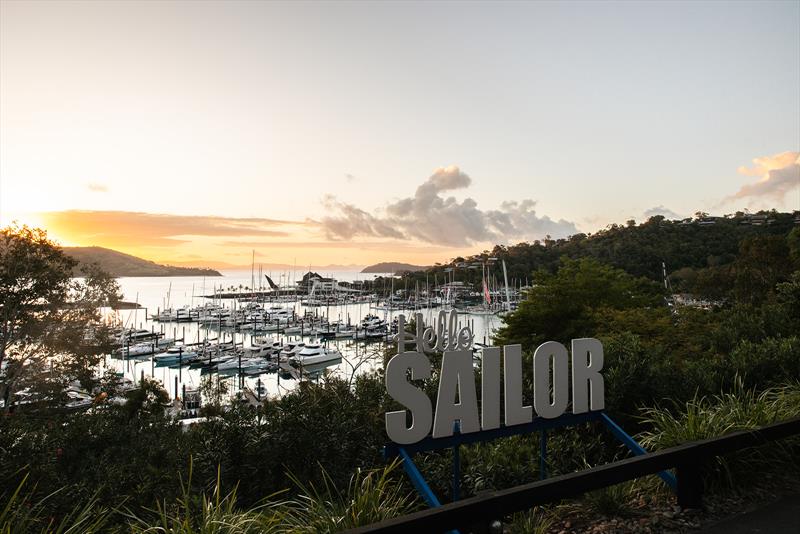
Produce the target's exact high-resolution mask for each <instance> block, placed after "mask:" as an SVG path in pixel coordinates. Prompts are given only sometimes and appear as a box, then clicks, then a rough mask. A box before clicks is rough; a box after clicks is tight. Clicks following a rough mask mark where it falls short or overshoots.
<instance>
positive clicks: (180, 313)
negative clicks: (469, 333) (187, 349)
mask: <svg viewBox="0 0 800 534" xmlns="http://www.w3.org/2000/svg"><path fill="white" fill-rule="evenodd" d="M151 319H152V320H154V321H158V322H177V323H186V322H195V323H198V324H200V325H203V326H205V327H208V328H217V329H220V330H221V329H230V330H234V331H236V332H248V333H252V334H284V335H287V336H301V337H302V336H311V337H318V338H321V339H356V340H378V339H386V338H387V336H388V335H389V334H390V330H391V324H389V323H387V321H386V320H385V319H382V318H380V317H378V316H376V315H368V316H367V317H365V318H364V319H363V320H362V321H361V323H360V324H357V325H353V324H350V323H349V322H348V323H345V322H343V321H329V320H328V319H327V318H326V317H324V316H322V317H321V316H318V315H316V314H314V313H311V312H306V313H305V314H304V315H298V314H297V313H296V312H295V311H294V310H293V309H289V308H285V307H282V306H278V305H274V306H270V307H264V306H263V305H262V304H259V303H257V302H249V303H246V304H245V305H243V306H242V307H241V308H238V309H237V308H228V307H223V306H219V305H216V304H205V305H203V306H196V307H193V308H192V307H188V306H185V307H183V308H176V309H172V308H170V309H167V310H163V311H161V310H159V311H158V312H157V313H156V314H154V315H151Z"/></svg>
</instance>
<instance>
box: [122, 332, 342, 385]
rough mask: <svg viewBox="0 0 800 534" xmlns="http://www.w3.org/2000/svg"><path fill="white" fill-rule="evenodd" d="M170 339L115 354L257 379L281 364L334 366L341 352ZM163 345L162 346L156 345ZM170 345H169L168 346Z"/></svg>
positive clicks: (315, 345)
mask: <svg viewBox="0 0 800 534" xmlns="http://www.w3.org/2000/svg"><path fill="white" fill-rule="evenodd" d="M172 341H173V340H171V339H168V338H160V339H158V340H157V341H156V340H151V341H145V342H141V343H137V344H135V345H130V346H126V347H121V348H119V349H117V351H115V353H114V355H115V356H116V357H118V358H123V359H139V358H145V359H148V358H149V359H151V360H152V362H153V365H154V367H169V368H171V369H178V368H182V367H188V368H189V369H200V370H201V372H202V373H212V372H216V373H220V374H242V375H250V376H256V375H259V374H263V373H272V372H276V371H278V370H279V368H280V364H281V363H284V364H289V365H291V366H293V367H298V368H304V367H308V366H314V365H323V366H325V365H333V364H335V363H338V362H340V361H341V359H342V355H341V353H340V352H339V351H338V350H336V349H333V348H328V347H325V346H324V344H323V343H320V342H302V341H299V342H286V343H281V342H279V341H276V340H275V339H273V338H266V339H263V340H260V341H254V342H253V343H252V345H251V346H250V347H246V348H245V347H243V346H242V343H234V342H233V341H219V340H206V341H204V342H201V343H188V344H183V343H175V344H172ZM157 343H160V344H161V345H160V346H157ZM165 344H169V346H165Z"/></svg>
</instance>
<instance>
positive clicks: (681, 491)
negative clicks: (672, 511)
mask: <svg viewBox="0 0 800 534" xmlns="http://www.w3.org/2000/svg"><path fill="white" fill-rule="evenodd" d="M701 471H702V470H701V467H700V463H699V462H698V461H696V460H693V461H688V462H686V463H683V464H680V465H678V466H677V469H675V472H676V473H677V475H678V476H677V479H678V491H677V493H678V506H680V507H681V508H701V507H702V506H703V476H702V472H701Z"/></svg>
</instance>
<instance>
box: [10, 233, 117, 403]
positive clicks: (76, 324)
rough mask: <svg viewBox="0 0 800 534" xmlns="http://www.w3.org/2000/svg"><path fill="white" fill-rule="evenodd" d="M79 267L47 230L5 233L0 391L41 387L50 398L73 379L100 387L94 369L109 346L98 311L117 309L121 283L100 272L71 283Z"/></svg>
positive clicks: (88, 271) (87, 271)
mask: <svg viewBox="0 0 800 534" xmlns="http://www.w3.org/2000/svg"><path fill="white" fill-rule="evenodd" d="M75 266H76V262H75V261H74V260H73V259H71V258H69V257H68V256H66V255H65V254H64V252H63V251H62V250H61V249H60V248H59V247H58V246H57V245H56V244H55V243H53V242H52V241H51V240H49V239H48V237H47V233H46V232H45V231H44V230H41V229H31V228H28V227H27V226H21V227H20V226H17V225H14V226H9V227H6V228H2V229H0V367H4V368H5V372H4V374H3V377H2V379H1V380H2V381H0V393H1V394H2V398H3V399H4V400H5V405H6V407H7V408H10V402H9V401H10V396H11V394H13V393H14V391H18V390H19V389H21V388H22V387H28V386H35V387H34V390H37V391H39V392H40V397H41V398H43V399H45V400H57V399H55V397H56V396H57V395H58V394H59V392H63V389H64V387H63V386H65V385H66V383H68V382H69V381H70V380H74V379H78V380H80V381H81V383H82V385H83V386H84V387H87V388H88V389H91V387H93V386H94V385H96V378H95V376H94V373H93V368H94V367H95V366H96V365H97V363H98V362H99V359H100V357H101V355H102V354H106V353H108V352H109V349H110V348H111V339H110V328H108V327H104V326H102V325H101V322H100V319H101V316H100V306H103V305H106V306H113V305H114V304H115V303H116V301H118V300H119V299H120V298H121V297H120V295H119V294H118V293H119V286H118V285H117V283H116V281H115V280H114V279H113V278H111V277H110V276H109V275H107V274H105V273H103V272H102V271H100V270H99V269H98V268H96V267H89V268H86V269H85V270H84V276H85V277H84V278H83V279H78V278H73V270H74V268H75Z"/></svg>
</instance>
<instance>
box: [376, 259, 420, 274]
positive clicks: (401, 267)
mask: <svg viewBox="0 0 800 534" xmlns="http://www.w3.org/2000/svg"><path fill="white" fill-rule="evenodd" d="M425 269H427V267H421V266H419V265H411V264H410V263H397V262H383V263H376V264H375V265H370V266H368V267H364V269H363V270H362V271H361V272H362V273H396V274H400V273H407V272H414V271H424V270H425Z"/></svg>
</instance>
